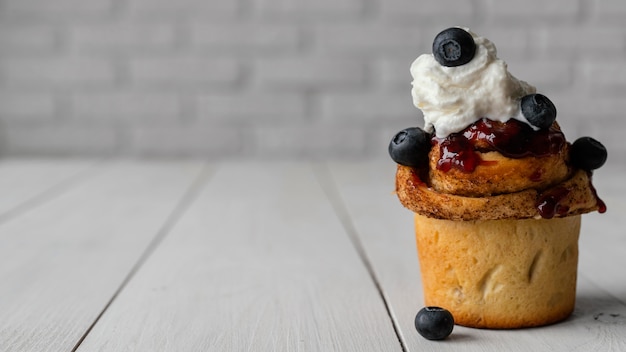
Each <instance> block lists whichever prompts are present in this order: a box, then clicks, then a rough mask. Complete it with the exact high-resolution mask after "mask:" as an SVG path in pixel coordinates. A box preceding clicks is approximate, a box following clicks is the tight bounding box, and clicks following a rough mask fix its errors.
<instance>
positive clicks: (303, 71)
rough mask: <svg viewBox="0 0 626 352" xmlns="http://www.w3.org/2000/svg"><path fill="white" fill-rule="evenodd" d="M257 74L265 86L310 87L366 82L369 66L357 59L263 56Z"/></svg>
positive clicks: (257, 64)
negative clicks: (268, 58)
mask: <svg viewBox="0 0 626 352" xmlns="http://www.w3.org/2000/svg"><path fill="white" fill-rule="evenodd" d="M253 74H254V75H255V78H256V80H257V82H256V83H257V84H258V85H259V86H261V87H265V86H267V85H269V86H274V87H287V88H302V89H310V88H322V87H323V88H336V87H350V86H355V85H362V84H363V83H364V82H365V77H366V70H365V66H364V65H363V64H359V62H355V60H345V59H336V60H333V59H328V58H319V59H317V58H311V57H302V58H278V59H274V60H259V61H257V62H256V63H255V65H254V73H253Z"/></svg>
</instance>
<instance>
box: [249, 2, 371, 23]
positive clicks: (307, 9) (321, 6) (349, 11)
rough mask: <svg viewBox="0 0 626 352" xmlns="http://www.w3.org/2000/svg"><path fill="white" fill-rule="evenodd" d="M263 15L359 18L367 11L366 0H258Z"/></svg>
mask: <svg viewBox="0 0 626 352" xmlns="http://www.w3.org/2000/svg"><path fill="white" fill-rule="evenodd" d="M255 6H256V8H257V9H258V11H259V12H260V13H261V14H262V15H266V16H267V15H269V16H271V17H282V18H287V19H297V20H319V19H324V20H329V19H334V18H358V17H361V16H362V15H363V13H364V11H365V3H364V0H342V1H336V0H316V1H310V0H256V3H255Z"/></svg>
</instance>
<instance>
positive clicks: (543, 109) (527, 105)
mask: <svg viewBox="0 0 626 352" xmlns="http://www.w3.org/2000/svg"><path fill="white" fill-rule="evenodd" d="M520 104H521V109H522V115H524V117H525V118H526V120H528V122H530V124H531V125H533V126H535V127H537V128H539V129H547V128H550V126H552V123H553V122H554V120H556V107H555V106H554V104H553V103H552V102H551V101H550V99H548V97H546V96H545V95H543V94H529V95H526V96H524V97H523V98H522V101H521V103H520Z"/></svg>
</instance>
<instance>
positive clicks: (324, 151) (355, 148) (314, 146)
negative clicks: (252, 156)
mask: <svg viewBox="0 0 626 352" xmlns="http://www.w3.org/2000/svg"><path fill="white" fill-rule="evenodd" d="M253 132H254V137H255V138H254V140H255V141H256V152H257V154H258V156H264V157H313V158H326V157H337V156H358V155H362V154H363V152H364V150H365V143H366V133H365V130H364V129H362V128H355V127H341V126H332V125H329V126H317V125H305V124H300V125H297V126H275V127H260V128H256V129H254V130H253Z"/></svg>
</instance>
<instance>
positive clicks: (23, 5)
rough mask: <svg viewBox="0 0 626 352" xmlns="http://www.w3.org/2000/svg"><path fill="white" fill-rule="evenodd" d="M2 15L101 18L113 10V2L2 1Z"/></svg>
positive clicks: (78, 0)
mask: <svg viewBox="0 0 626 352" xmlns="http://www.w3.org/2000/svg"><path fill="white" fill-rule="evenodd" d="M2 5H3V6H2V12H3V15H6V16H9V17H13V16H29V17H45V18H49V17H68V16H79V15H80V16H102V15H107V14H109V13H110V12H111V11H112V9H113V0H87V1H85V0H54V1H41V0H4V1H3V3H2Z"/></svg>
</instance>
